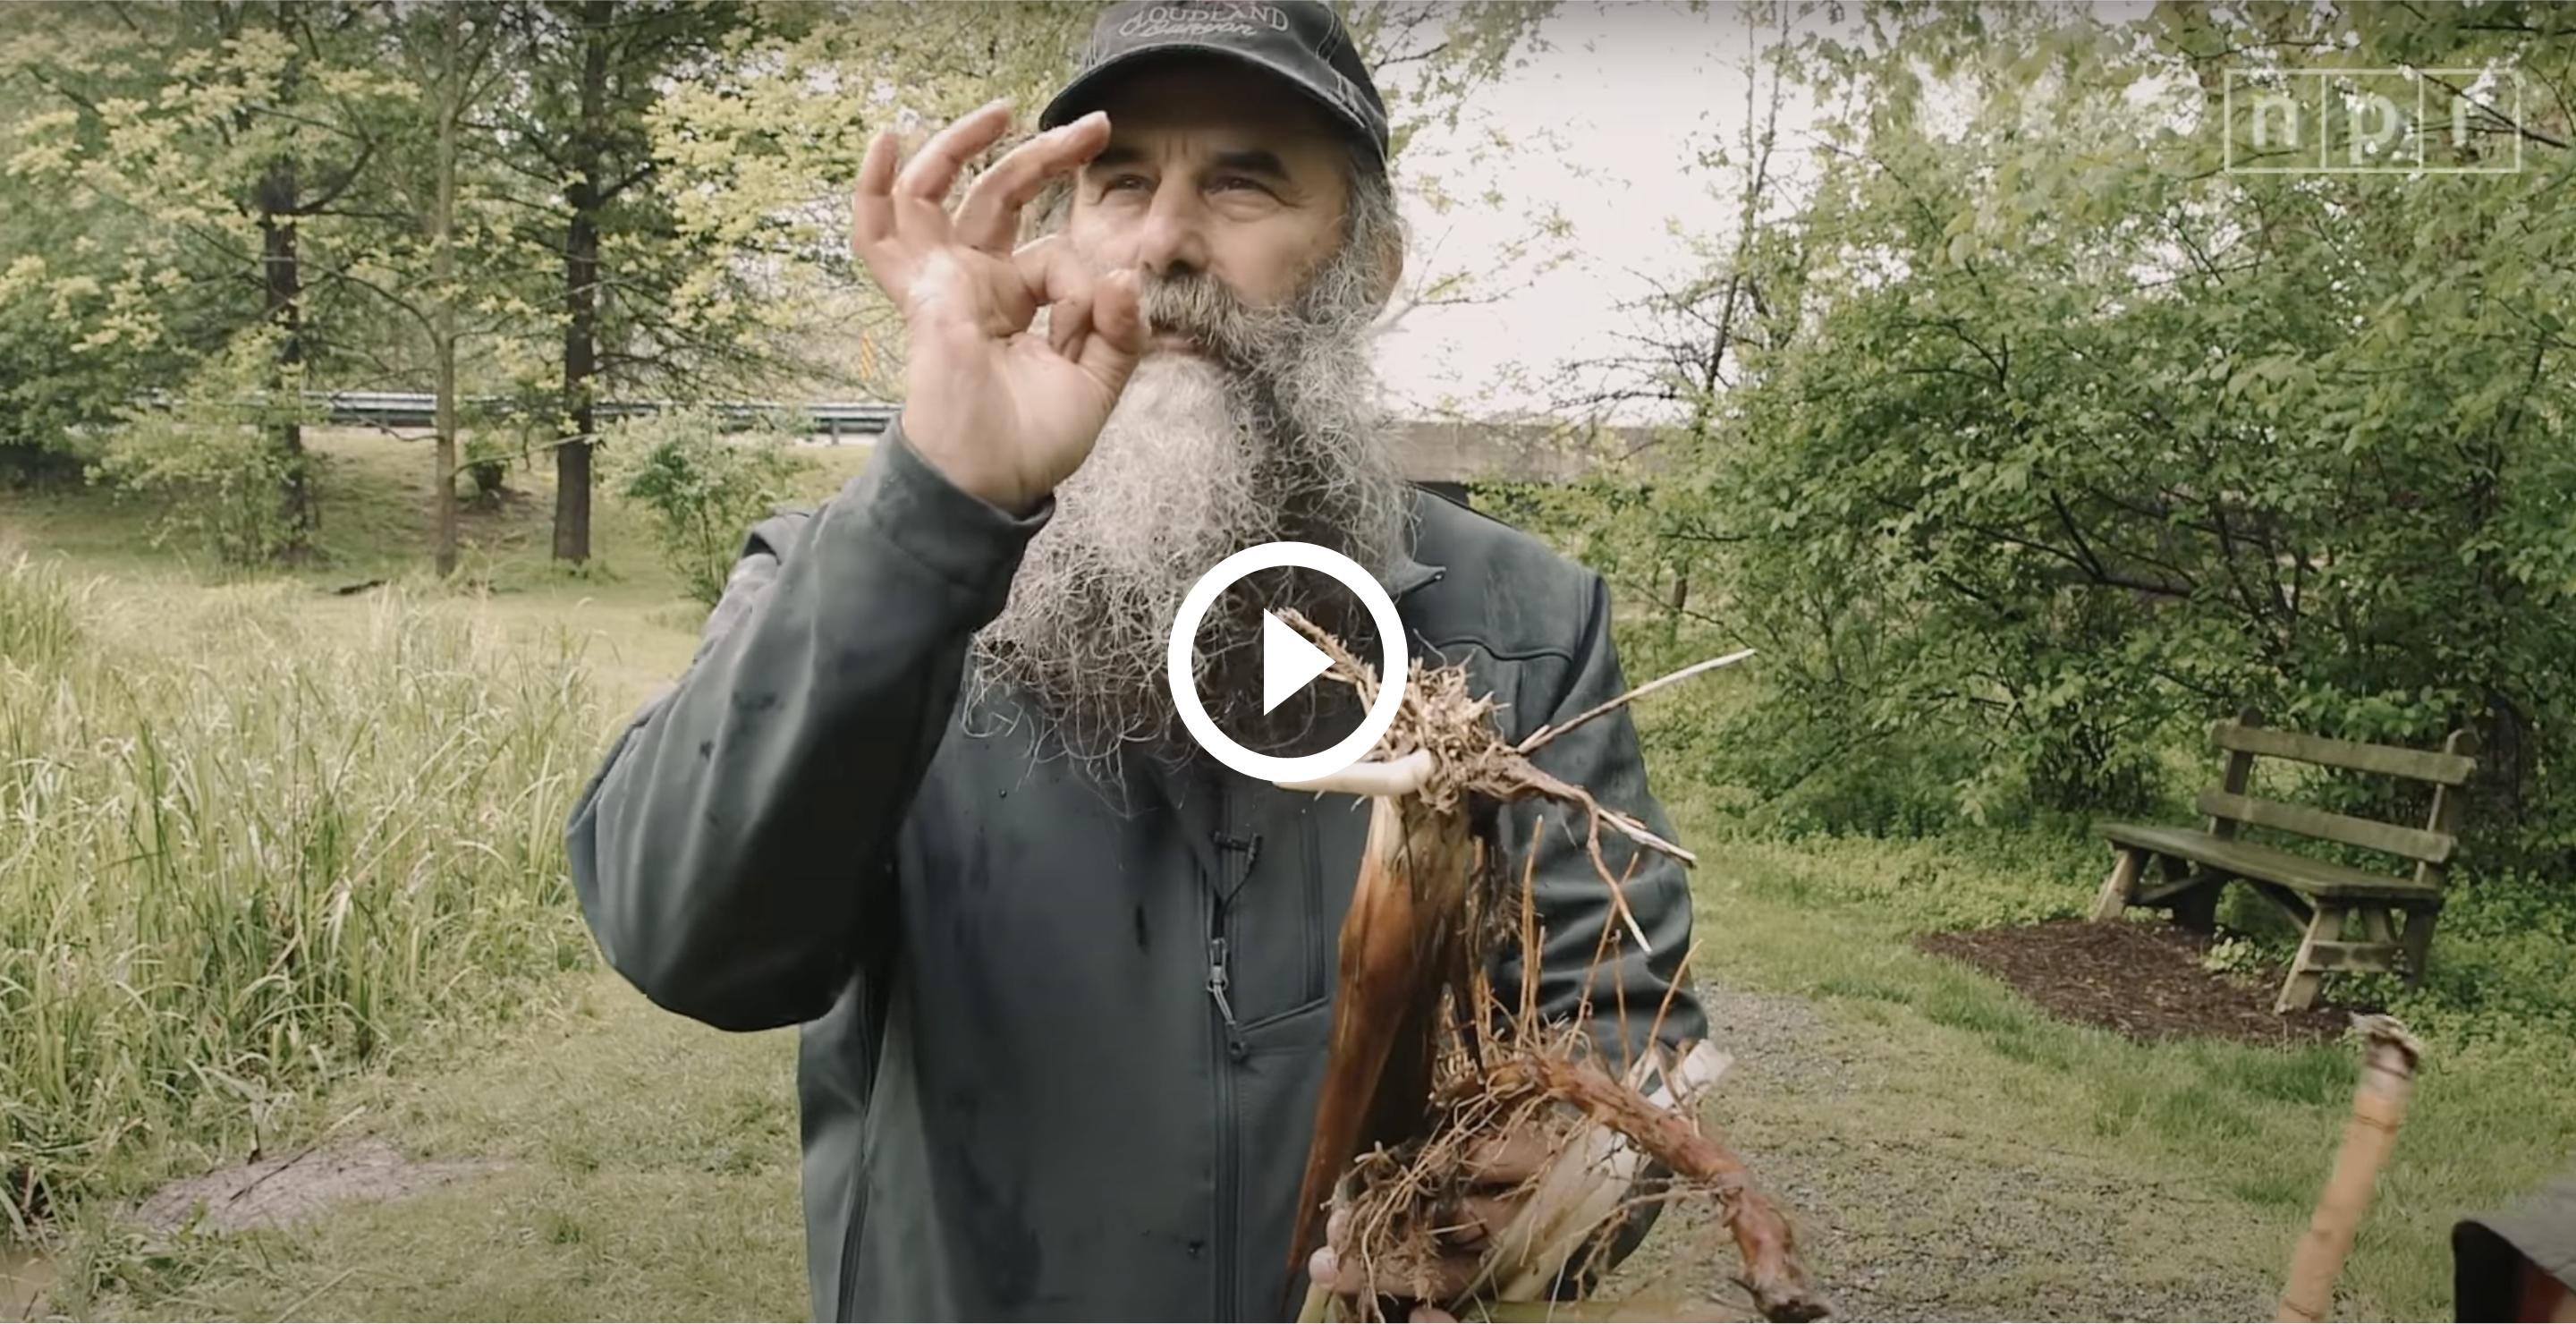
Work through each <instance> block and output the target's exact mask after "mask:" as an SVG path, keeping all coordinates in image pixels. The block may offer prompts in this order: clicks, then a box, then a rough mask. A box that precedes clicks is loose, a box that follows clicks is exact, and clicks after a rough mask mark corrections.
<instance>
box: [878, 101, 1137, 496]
mask: <svg viewBox="0 0 2576 1324" xmlns="http://www.w3.org/2000/svg"><path fill="white" fill-rule="evenodd" d="M1009 127H1010V109H1009V107H1008V106H1007V105H1006V104H1004V103H1002V102H999V101H996V102H993V103H992V104H990V105H987V106H985V107H984V108H983V109H981V110H978V111H976V112H975V113H974V114H971V115H968V116H966V117H965V118H964V119H961V120H958V121H957V122H956V123H954V124H951V125H949V126H948V127H947V128H945V129H942V130H940V132H939V134H938V136H936V137H934V138H932V139H931V140H930V141H929V142H928V143H926V144H924V145H923V147H922V149H921V151H920V152H919V154H917V155H915V156H914V157H913V159H912V160H911V161H910V162H909V163H902V164H901V165H900V170H899V171H898V164H899V163H898V161H897V160H896V155H897V149H896V146H895V140H894V136H893V135H892V134H890V133H880V134H878V135H877V137H876V140H875V141H874V142H871V143H870V144H869V145H868V155H867V159H866V161H865V162H864V163H862V164H861V165H860V167H859V187H858V196H857V199H856V201H855V203H854V205H853V207H852V217H851V229H850V248H851V251H852V253H853V254H854V255H856V256H857V257H858V258H859V259H860V260H861V261H863V262H865V263H866V264H867V267H868V271H869V273H870V274H871V275H873V276H874V277H875V278H876V282H877V286H878V288H880V289H882V290H884V291H885V293H886V297H887V298H889V299H891V300H893V301H894V305H895V307H896V308H898V309H900V310H902V312H903V317H904V322H905V325H906V328H907V332H908V337H909V340H908V343H907V345H906V348H905V363H904V406H903V431H904V435H905V436H906V437H907V438H908V439H909V440H910V441H911V443H912V446H913V449H914V450H916V451H918V452H920V454H921V456H922V458H924V459H926V460H928V461H930V463H931V464H932V465H934V466H936V467H937V468H938V469H939V471H940V472H941V473H944V474H946V475H947V476H948V479H949V481H950V482H953V483H955V484H957V485H958V486H959V487H961V488H964V489H965V490H966V491H968V492H971V493H973V494H975V495H976V496H979V497H982V498H983V499H984V500H986V501H989V502H991V503H993V504H994V505H996V506H999V507H1001V508H1003V509H1005V510H1008V511H1011V512H1013V513H1015V514H1022V513H1026V512H1027V511H1029V510H1032V509H1034V508H1035V507H1036V506H1037V505H1038V503H1039V502H1041V501H1042V500H1044V499H1045V498H1046V496H1047V494H1048V493H1050V492H1052V491H1054V490H1055V488H1056V485H1057V484H1059V483H1062V482H1063V481H1064V480H1065V479H1066V478H1068V477H1071V476H1072V474H1073V471H1074V470H1075V469H1077V468H1079V467H1080V466H1081V464H1082V462H1083V460H1084V459H1085V458H1087V457H1088V456H1089V455H1090V454H1091V447H1092V444H1093V443H1094V442H1095V441H1097V440H1098V439H1099V437H1100V430H1101V428H1102V427H1103V426H1105V425H1106V424H1107V423H1108V421H1109V414H1110V411H1111V410H1112V409H1113V408H1115V407H1116V406H1117V403H1118V396H1119V393H1120V392H1121V391H1123V390H1124V389H1126V385H1127V378H1128V376H1129V375H1130V374H1131V373H1133V372H1134V371H1135V370H1136V361H1137V359H1138V358H1139V357H1140V356H1141V355H1142V354H1143V353H1144V348H1145V335H1146V330H1145V325H1144V317H1143V315H1142V313H1141V312H1140V311H1139V310H1138V308H1137V305H1136V273H1135V272H1133V271H1119V272H1117V273H1115V274H1112V275H1109V276H1106V277H1099V276H1095V274H1094V273H1093V272H1092V271H1091V270H1090V269H1089V266H1088V264H1087V263H1084V262H1083V261H1082V260H1081V259H1080V258H1078V257H1076V256H1075V255H1074V254H1073V252H1072V251H1071V249H1069V248H1068V247H1067V246H1066V245H1065V244H1064V242H1063V240H1062V239H1061V237H1058V236H1049V237H1047V238H1045V239H1040V240H1038V241H1037V242H1035V243H1032V244H1029V245H1027V246H1025V247H1021V248H1018V249H1016V250H1014V248H1013V247H1012V244H1013V241H1014V240H1015V239H1016V238H1017V237H1018V233H1019V226H1020V213H1021V212H1022V211H1023V210H1024V209H1026V208H1027V206H1028V205H1029V203H1030V201H1031V200H1033V199H1034V198H1036V196H1037V194H1038V191H1039V190H1040V189H1041V188H1043V187H1044V186H1045V184H1046V182H1047V181H1048V180H1049V179H1051V178H1053V177H1054V176H1056V175H1059V174H1063V173H1065V172H1067V171H1072V170H1078V169H1080V168H1081V166H1082V164H1083V163H1084V162H1086V161H1088V160H1090V159H1091V158H1092V157H1093V156H1094V155H1096V154H1097V153H1098V152H1099V151H1100V149H1101V148H1102V147H1103V146H1105V145H1107V143H1108V141H1109V120H1108V117H1107V116H1105V115H1103V114H1101V113H1099V112H1097V111H1095V112H1093V113H1092V114H1089V115H1086V116H1084V117H1082V118H1081V119H1079V120H1076V121H1074V122H1073V123H1071V124H1067V125H1065V126H1063V127H1061V128H1058V129H1053V130H1050V131H1048V132H1046V133H1042V134H1040V135H1038V136H1037V137H1035V138H1032V139H1030V140H1029V141H1027V142H1025V143H1022V144H1020V145H1019V146H1018V147H1016V148H1013V149H1012V150H1011V151H1010V152H1009V153H1008V154H1006V155H1004V156H1003V157H1002V159H1001V160H999V161H997V162H995V163H994V164H993V166H992V168H991V169H989V170H986V171H985V172H984V173H983V174H982V176H980V177H979V178H977V179H976V181H975V182H974V184H973V185H971V186H969V187H968V189H967V190H966V196H965V198H964V200H963V201H961V202H960V203H959V204H958V205H957V209H956V212H955V214H954V215H951V214H950V212H949V211H948V208H947V205H946V199H947V197H948V194H949V192H950V190H951V189H952V188H953V187H954V185H955V183H956V180H957V173H958V171H959V170H961V169H963V168H964V166H965V163H966V162H967V161H968V160H969V159H971V158H973V157H974V156H976V155H977V154H979V153H981V152H983V151H984V150H985V149H986V148H989V147H991V146H992V145H993V144H994V143H995V142H997V141H999V140H1000V139H1001V136H1002V134H1003V132H1004V131H1005V130H1006V129H1008V128H1009ZM1041 307H1045V308H1049V309H1051V311H1050V312H1049V314H1048V318H1047V334H1046V335H1044V336H1037V335H1032V334H1031V333H1030V331H1029V327H1030V326H1031V324H1032V323H1033V322H1034V321H1035V320H1036V318H1037V311H1038V309H1039V308H1041Z"/></svg>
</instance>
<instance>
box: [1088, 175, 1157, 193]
mask: <svg viewBox="0 0 2576 1324" xmlns="http://www.w3.org/2000/svg"><path fill="white" fill-rule="evenodd" d="M1150 187H1152V185H1151V184H1150V183H1148V182H1147V180H1146V179H1145V177H1144V176H1143V175H1118V176H1114V177H1112V178H1111V179H1110V181H1109V182H1108V183H1107V184H1104V185H1102V186H1101V190H1100V191H1101V192H1103V193H1115V192H1117V191H1118V190H1120V189H1126V188H1150Z"/></svg>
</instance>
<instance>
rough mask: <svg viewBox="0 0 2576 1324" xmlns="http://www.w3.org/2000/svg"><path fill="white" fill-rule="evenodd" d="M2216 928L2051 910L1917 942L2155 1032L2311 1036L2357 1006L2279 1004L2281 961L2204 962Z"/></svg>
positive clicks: (2118, 1024) (2052, 1004)
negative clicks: (2215, 966) (2223, 966)
mask: <svg viewBox="0 0 2576 1324" xmlns="http://www.w3.org/2000/svg"><path fill="white" fill-rule="evenodd" d="M2212 941H2213V938H2212V937H2211V936H2210V935H2206V934H2199V933H2194V932H2192V931H2191V930H2189V929H2185V928H2179V927H2176V926H2175V925H2172V924H2169V923H2164V922H2160V921H2158V922H2144V923H2141V922H2136V921H2130V920H2117V921H2112V922H2108V923H2095V922H2091V921H2087V920H2082V919H2052V920H2046V921H2043V922H2041V923H2038V924H2030V925H2022V926H2018V927H2014V928H2001V929H1980V930H1976V931H1974V932H1968V933H1926V934H1921V935H1918V936H1916V938H1915V939H1914V945H1915V946H1916V947H1918V948H1920V949H1922V950H1923V951H1926V952H1930V953H1932V954H1933V955H1936V956H1946V957H1950V958H1953V959H1955V960H1959V961H1964V962H1966V963H1968V964H1969V965H1972V966H1975V967H1977V968H1978V969H1980V970H1983V971H1985V972H1986V973H1988V974H1990V975H1993V976H1995V977H1996V978H1998V979H2001V980H2003V981H2004V982H2005V983H2007V984H2010V985H2012V986H2013V987H2014V988H2016V989H2018V990H2020V991H2021V993H2022V996H2024V997H2027V998H2029V999H2030V1000H2031V1001H2032V1002H2035V1003H2037V1004H2039V1006H2040V1008H2041V1010H2043V1011H2046V1012H2048V1013H2049V1014H2050V1015H2052V1016H2055V1017H2058V1018H2060V1019H2062V1020H2070V1021H2078V1022H2081V1023H2084V1024H2087V1025H2099V1026H2103V1027H2105V1028H2108V1029H2112V1030H2116V1031H2118V1032H2120V1033H2121V1034H2124V1035H2127V1036H2128V1037H2130V1038H2132V1039H2137V1040H2141V1041H2153V1040H2158V1039H2175V1038H2185V1037H2192V1036H2199V1037H2208V1038H2220V1039H2232V1040H2236V1041H2238V1042H2240V1043H2250V1044H2264V1045H2274V1044H2311V1043H2325V1042H2330V1041H2332V1040H2334V1039H2337V1038H2339V1037H2341V1036H2342V1034H2343V1032H2344V1030H2345V1029H2346V1028H2347V1027H2349V1026H2350V1025H2351V1023H2352V1017H2353V1015H2354V1014H2355V1013H2356V1012H2361V1011H2368V1010H2372V1009H2371V1008H2362V1007H2351V1006H2340V1005H2337V1004H2335V1003H2333V1002H2331V1001H2328V1000H2326V999H2324V998H2320V999H2318V1001H2317V1004H2316V1005H2315V1006H2314V1007H2311V1008H2309V1009H2308V1010H2306V1011H2303V1012H2295V1013H2292V1014H2290V1015H2287V1016H2282V1015H2277V1014H2275V1013H2274V1012H2273V1010H2272V1000H2273V999H2274V998H2275V997H2277V996H2279V995H2280V991H2281V981H2282V979H2283V978H2284V977H2286V976H2287V974H2288V971H2287V970H2284V969H2271V968H2267V969H2263V970H2260V971H2256V972H2251V973H2233V974H2231V973H2225V972H2221V971H2215V970H2209V969H2205V968H2203V967H2202V965H2201V964H2200V961H2201V957H2202V956H2203V955H2205V954H2206V953H2207V952H2208V951H2209V948H2210V944H2211V942H2212Z"/></svg>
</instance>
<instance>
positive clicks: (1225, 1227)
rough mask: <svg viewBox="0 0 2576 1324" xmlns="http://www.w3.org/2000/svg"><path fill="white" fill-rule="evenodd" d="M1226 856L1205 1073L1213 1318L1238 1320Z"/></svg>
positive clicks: (1220, 797)
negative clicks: (1212, 1147)
mask: <svg viewBox="0 0 2576 1324" xmlns="http://www.w3.org/2000/svg"><path fill="white" fill-rule="evenodd" d="M1216 805H1217V815H1216V821H1217V827H1218V832H1219V835H1220V840H1222V839H1223V834H1224V829H1225V828H1226V827H1227V826H1228V825H1229V809H1228V806H1227V803H1226V794H1225V789H1224V787H1223V786H1222V785H1220V786H1219V787H1218V788H1217V798H1216ZM1232 855H1233V852H1231V851H1220V852H1219V853H1218V857H1217V858H1218V865H1217V867H1218V869H1219V870H1220V872H1221V873H1222V874H1223V875H1224V876H1223V877H1222V878H1220V879H1218V880H1216V881H1217V883H1218V886H1217V887H1215V888H1213V889H1211V890H1210V893H1209V896H1210V900H1211V903H1212V904H1211V910H1210V914H1209V916H1208V977H1207V991H1208V998H1209V1000H1210V1001H1212V1002H1214V1003H1215V1004H1216V1014H1217V1020H1216V1021H1215V1022H1214V1024H1213V1029H1214V1033H1215V1035H1216V1056H1215V1059H1214V1061H1213V1062H1212V1063H1211V1064H1210V1067H1211V1074H1212V1075H1214V1077H1215V1079H1216V1245H1215V1246H1214V1247H1213V1248H1212V1251H1213V1253H1214V1254H1215V1256H1216V1306H1217V1308H1216V1313H1215V1318H1217V1319H1241V1318H1243V1312H1242V1310H1241V1309H1240V1308H1239V1306H1238V1303H1237V1302H1236V1300H1235V1296H1236V1293H1237V1290H1238V1289H1237V1286H1236V1283H1235V1264H1234V1260H1235V1250H1234V1243H1235V1239H1236V1232H1235V1226H1234V1222H1235V1219H1234V1204H1235V1200H1236V1199H1237V1198H1238V1196H1239V1191H1238V1190H1237V1188H1238V1187H1239V1186H1240V1185H1241V1184H1242V1183H1241V1178H1240V1175H1239V1174H1238V1172H1237V1168H1238V1167H1239V1166H1240V1159H1239V1157H1238V1155H1237V1154H1236V1153H1235V1149H1236V1143H1235V1142H1236V1137H1235V1129H1236V1128H1235V1124H1234V1063H1235V1059H1236V1057H1237V1056H1238V1055H1239V1054H1240V1053H1241V1051H1242V1040H1241V1039H1239V1038H1238V1037H1237V1036H1236V1030H1237V1028H1238V1027H1237V1026H1236V1024H1235V1019H1234V1004H1233V1003H1232V1002H1231V1001H1230V1000H1228V999H1227V997H1226V989H1227V987H1228V986H1229V984H1230V982H1231V978H1230V974H1229V971H1228V969H1227V966H1226V941H1225V919H1226V911H1227V910H1228V908H1229V907H1228V905H1227V897H1228V895H1229V894H1230V893H1231V892H1232V890H1233V886H1232V885H1233V883H1234V881H1235V880H1234V878H1233V874H1234V871H1235V869H1236V868H1237V867H1238V866H1237V865H1236V863H1235V861H1234V860H1233V858H1232Z"/></svg>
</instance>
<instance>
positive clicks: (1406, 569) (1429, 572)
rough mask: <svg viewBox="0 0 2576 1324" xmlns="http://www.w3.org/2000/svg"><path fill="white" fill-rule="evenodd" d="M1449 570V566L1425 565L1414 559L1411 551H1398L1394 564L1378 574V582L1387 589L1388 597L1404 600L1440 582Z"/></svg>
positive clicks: (1399, 600)
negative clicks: (1381, 573) (1383, 572)
mask: <svg viewBox="0 0 2576 1324" xmlns="http://www.w3.org/2000/svg"><path fill="white" fill-rule="evenodd" d="M1448 572H1449V568H1448V567H1447V566H1437V565H1425V564H1423V563H1422V562H1420V561H1417V560H1415V559H1413V554H1412V553H1411V552H1397V553H1396V554H1395V562H1394V564H1392V565H1389V566H1388V567H1387V568H1386V573H1385V574H1383V575H1380V576H1378V582H1379V583H1380V584H1381V585H1382V586H1383V587H1384V588H1385V589H1386V592H1387V596H1388V597H1391V598H1393V599H1395V600H1396V601H1398V602H1402V601H1404V600H1405V599H1406V598H1407V597H1409V596H1411V595H1412V594H1413V593H1415V592H1416V591H1418V590H1420V589H1422V588H1424V587H1426V586H1428V585H1431V584H1436V583H1438V582H1439V581H1440V577H1441V576H1442V575H1445V574H1447V573H1448Z"/></svg>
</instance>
